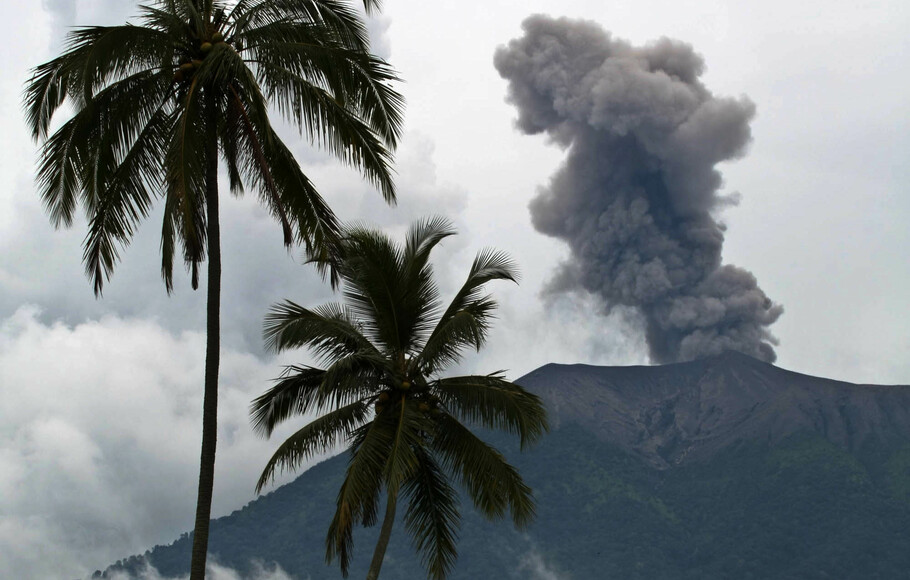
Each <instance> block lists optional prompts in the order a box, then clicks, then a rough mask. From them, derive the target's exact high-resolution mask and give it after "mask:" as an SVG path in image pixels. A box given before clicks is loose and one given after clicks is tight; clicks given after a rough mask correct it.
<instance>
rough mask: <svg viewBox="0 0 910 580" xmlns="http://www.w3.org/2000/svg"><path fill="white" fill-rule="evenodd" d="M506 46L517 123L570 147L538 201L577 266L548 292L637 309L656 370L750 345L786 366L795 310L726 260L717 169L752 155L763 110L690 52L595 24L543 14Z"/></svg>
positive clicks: (539, 213) (502, 61) (748, 349)
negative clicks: (718, 85)
mask: <svg viewBox="0 0 910 580" xmlns="http://www.w3.org/2000/svg"><path fill="white" fill-rule="evenodd" d="M522 27H523V29H524V35H523V36H522V37H521V38H518V39H514V40H512V41H510V42H509V44H508V45H507V46H501V47H500V48H499V49H497V51H496V56H495V65H496V68H497V70H498V71H499V74H500V75H501V76H502V77H503V78H505V79H506V80H508V81H509V92H508V100H509V102H511V103H512V104H514V105H515V106H516V108H517V109H518V120H517V123H516V124H517V126H518V128H519V129H520V130H521V131H523V132H524V133H526V134H538V133H546V135H547V136H548V137H549V138H550V139H551V140H552V141H553V142H555V143H557V144H558V145H560V146H562V147H563V148H566V149H567V150H568V156H567V159H566V161H565V162H564V164H563V165H562V167H561V168H560V169H559V170H558V171H557V172H556V173H555V174H554V175H553V176H552V177H551V179H550V183H549V184H548V185H547V186H546V187H543V188H541V190H540V192H539V194H538V196H537V197H536V198H535V199H534V200H532V202H531V204H530V210H531V217H532V220H533V223H534V227H535V228H536V229H537V230H538V231H540V232H541V233H544V234H546V235H549V236H553V237H556V238H559V239H561V240H563V241H565V242H566V243H567V244H568V246H569V248H570V249H571V255H570V258H569V259H568V260H567V262H565V263H564V264H563V265H562V266H561V268H560V270H559V271H558V272H557V273H556V275H555V276H554V278H553V280H552V281H551V282H550V285H549V288H548V291H549V292H559V291H574V290H584V291H587V292H589V293H591V294H593V295H595V296H598V297H600V299H602V301H603V304H604V306H605V309H606V310H609V309H611V308H613V307H615V306H620V305H622V306H628V307H633V308H635V309H637V310H638V311H639V312H640V313H641V315H642V318H643V320H644V324H645V333H646V337H647V342H648V347H649V351H650V357H651V359H652V361H654V362H658V363H667V362H675V361H684V360H691V359H695V358H699V357H702V356H709V355H712V354H717V353H720V352H722V351H724V350H728V349H732V350H737V351H740V352H743V353H746V354H749V355H752V356H754V357H757V358H760V359H762V360H765V361H769V362H773V361H774V360H775V359H776V355H775V352H774V349H773V347H772V345H774V344H776V339H775V338H774V337H773V336H772V335H771V333H770V332H769V330H768V327H769V326H770V325H771V324H772V323H774V322H775V321H776V320H777V319H778V317H779V316H780V315H781V313H782V312H783V309H782V308H781V306H779V305H777V304H774V303H773V302H772V301H771V300H770V299H769V298H768V297H767V296H766V295H765V293H764V292H763V291H762V290H761V288H759V286H758V283H757V281H756V279H755V276H754V275H753V274H752V273H750V272H748V271H747V270H744V269H742V268H738V267H736V266H732V265H729V264H722V263H721V251H722V249H723V241H724V226H723V224H721V223H719V222H718V221H717V220H716V219H715V217H714V212H715V211H716V210H719V209H721V208H723V207H724V206H728V205H732V204H734V203H735V199H733V198H732V197H731V196H724V195H721V193H720V188H721V186H722V178H721V174H720V172H719V171H718V170H717V169H716V168H715V166H716V165H717V164H718V163H720V162H722V161H728V160H732V159H737V158H739V157H741V156H742V155H744V153H745V151H746V149H747V147H748V145H749V142H750V140H751V132H750V129H749V123H750V121H751V120H752V118H753V117H754V115H755V105H754V104H753V103H752V102H751V101H749V100H748V99H747V98H745V97H741V98H739V99H734V98H728V97H717V96H715V95H713V94H712V93H711V92H710V91H709V90H708V89H707V88H706V87H705V86H704V84H702V82H701V81H700V80H699V77H700V76H701V74H702V73H703V72H704V61H703V59H702V58H701V56H700V55H698V54H696V53H695V52H694V50H693V49H692V47H691V46H689V45H688V44H685V43H683V42H679V41H676V40H671V39H667V38H662V39H660V40H658V41H657V42H655V43H652V44H648V45H646V46H642V47H636V46H633V45H631V44H630V43H628V42H625V41H623V40H618V39H614V38H612V37H611V35H610V34H609V33H608V32H607V31H605V30H604V29H603V28H601V27H600V26H599V25H598V24H596V23H594V22H590V21H582V20H570V19H566V18H559V19H554V18H551V17H549V16H543V15H534V16H531V17H529V18H527V19H526V20H525V21H524V22H523V23H522Z"/></svg>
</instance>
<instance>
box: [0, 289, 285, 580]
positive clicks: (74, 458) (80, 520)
mask: <svg viewBox="0 0 910 580" xmlns="http://www.w3.org/2000/svg"><path fill="white" fill-rule="evenodd" d="M204 348H205V342H204V336H203V335H202V334H199V333H195V332H183V333H181V334H172V333H170V332H168V331H166V330H165V329H163V328H162V327H161V326H160V325H158V324H156V323H155V322H153V321H149V320H140V319H122V318H117V317H113V316H110V317H105V318H103V319H101V320H97V321H89V322H85V323H82V324H79V325H77V326H73V327H70V326H66V325H65V324H62V323H59V322H57V323H53V324H44V323H42V322H41V321H40V320H39V318H38V311H37V309H36V308H34V307H23V308H21V309H19V310H18V311H17V312H16V313H15V314H13V315H12V316H11V317H9V318H7V319H5V320H3V321H2V322H0V400H2V401H3V405H0V561H3V562H4V565H5V574H8V575H10V577H17V578H44V577H47V578H50V577H59V575H60V574H63V575H64V576H66V575H69V576H73V575H76V574H79V573H85V571H90V570H93V569H96V568H103V567H105V566H106V565H107V564H110V563H111V562H113V561H115V560H117V559H119V558H122V557H125V556H128V555H130V554H133V553H138V552H142V551H144V550H145V549H147V548H149V547H151V546H152V545H153V544H155V543H163V542H169V541H171V540H173V539H174V538H175V537H176V536H177V535H179V533H180V532H182V531H185V530H188V529H189V528H191V526H192V521H193V509H194V501H195V489H196V477H197V475H198V455H199V451H198V448H199V439H200V435H199V433H200V431H199V429H200V423H201V421H200V418H201V398H202V397H201V385H202V375H203V372H202V361H203V356H202V355H203V352H204ZM278 372H279V367H278V365H277V364H272V363H270V362H264V361H262V360H260V359H258V358H256V357H254V356H252V355H250V354H244V353H240V352H237V351H234V350H230V349H226V350H225V351H224V352H223V354H222V364H221V389H220V393H221V407H220V411H219V450H218V463H217V468H216V470H217V473H216V484H215V502H214V506H213V511H214V514H215V515H224V514H226V513H228V512H230V511H231V510H233V509H236V508H237V507H238V506H240V505H243V504H244V503H246V502H248V501H250V500H252V499H253V498H254V495H253V486H254V484H255V481H256V477H257V476H258V473H259V472H258V470H259V469H260V468H261V467H262V466H263V465H264V463H265V461H266V459H267V458H268V455H269V454H270V453H271V452H273V451H274V448H275V446H276V445H277V442H278V441H281V440H283V438H284V437H286V436H287V435H288V434H289V431H290V430H291V429H292V428H293V426H288V427H286V428H285V429H283V430H282V431H281V432H280V433H276V434H275V436H274V438H273V440H271V441H264V440H261V439H259V438H257V437H256V436H255V435H254V434H253V433H252V431H251V429H250V428H249V422H248V416H247V409H248V405H249V402H250V400H251V399H252V398H253V397H255V396H256V395H258V394H259V393H261V392H262V391H263V390H264V389H265V388H266V387H267V386H268V381H269V379H271V378H272V377H274V376H276V375H277V374H278ZM299 424H300V423H298V424H297V425H298V426H299ZM288 479H289V477H287V476H286V477H284V478H282V481H287V480H288Z"/></svg>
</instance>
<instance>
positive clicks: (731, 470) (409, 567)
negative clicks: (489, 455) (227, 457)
mask: <svg viewBox="0 0 910 580" xmlns="http://www.w3.org/2000/svg"><path fill="white" fill-rule="evenodd" d="M519 382H521V383H522V384H523V385H525V386H526V387H528V388H529V389H531V390H533V391H535V392H537V393H539V394H540V395H541V396H542V397H543V398H544V399H545V400H546V402H547V404H548V407H549V409H550V412H551V421H552V424H553V426H554V430H553V432H552V433H551V434H550V435H548V436H547V437H546V438H545V439H544V440H543V441H542V442H541V443H540V444H539V445H538V446H536V447H535V448H534V449H532V450H531V451H530V452H526V453H523V454H520V453H518V449H517V445H516V444H515V442H514V441H511V440H509V439H508V438H503V437H499V436H492V435H491V436H490V437H488V439H489V440H490V441H491V442H492V443H494V444H495V445H497V446H499V447H500V448H501V449H503V450H504V451H505V452H506V454H507V455H508V456H509V457H510V459H511V460H512V461H514V463H515V464H516V465H517V466H518V467H519V469H521V471H522V473H523V475H524V477H525V479H526V481H527V482H528V483H529V484H530V485H531V486H532V487H533V489H534V490H535V495H536V497H537V499H538V503H539V509H538V518H537V521H536V523H535V524H534V525H533V526H532V528H531V529H530V530H528V532H527V533H518V532H516V531H515V530H514V529H513V528H512V527H511V526H510V525H509V524H507V523H490V522H486V521H484V520H482V519H481V518H480V517H479V516H477V515H476V514H475V513H473V511H472V510H471V509H470V508H469V507H465V508H464V510H463V511H464V515H465V517H464V523H463V526H462V530H461V539H460V542H459V553H460V558H459V561H458V565H457V567H456V571H455V573H454V574H453V575H452V576H451V578H452V579H453V580H460V579H465V580H466V579H469V578H470V579H476V578H481V579H484V578H493V577H503V578H552V577H553V576H546V575H540V574H539V572H538V571H536V569H537V568H538V567H539V564H540V563H541V562H543V563H545V564H546V566H547V567H548V568H549V569H550V571H555V573H556V574H557V576H556V577H558V578H560V579H564V578H571V579H575V580H589V579H594V578H641V579H653V578H668V579H669V578H692V579H696V578H698V579H701V578H733V577H735V578H794V579H795V578H860V577H861V578H902V577H908V572H907V570H910V387H901V386H894V387H882V386H873V385H864V386H859V385H851V384H848V383H842V382H837V381H830V380H826V379H820V378H815V377H809V376H805V375H800V374H797V373H791V372H788V371H784V370H782V369H778V368H776V367H773V366H771V365H767V364H765V363H761V362H759V361H756V360H754V359H751V358H749V357H746V356H744V355H738V354H733V353H730V354H726V355H721V356H719V357H713V358H709V359H703V360H699V361H694V362H691V363H682V364H677V365H666V366H661V367H591V366H585V365H570V366H565V365H546V366H544V367H542V368H540V369H538V370H536V371H534V372H532V373H530V374H528V375H526V376H525V377H523V378H522V379H520V380H519ZM345 462H346V457H345V456H340V457H337V458H333V459H331V460H329V461H326V462H324V463H322V464H320V465H318V466H316V467H314V468H312V469H311V470H309V471H307V472H306V473H304V474H303V475H301V477H299V478H298V479H297V480H295V481H294V482H292V483H290V484H288V485H286V486H283V487H281V488H279V489H277V490H275V491H274V492H272V493H270V494H268V495H266V496H264V497H262V498H260V499H258V500H256V501H254V502H251V503H250V504H249V505H247V506H246V507H245V508H243V509H242V510H239V511H237V512H235V513H233V514H231V515H230V516H228V517H225V518H220V519H218V520H215V521H214V522H213V525H212V532H211V533H212V540H211V550H212V552H213V554H215V555H216V557H217V559H218V560H219V561H220V562H221V563H223V564H227V565H230V566H232V567H234V568H238V569H240V570H247V569H249V568H250V565H251V562H252V561H253V560H259V561H262V562H266V563H269V562H278V563H280V564H281V566H282V567H283V568H284V569H285V570H286V571H287V572H289V573H291V574H292V575H294V576H295V577H298V578H308V577H309V578H311V579H312V580H321V579H323V578H325V579H329V578H331V579H334V578H340V576H341V575H340V573H339V572H338V569H337V566H333V567H329V566H326V565H325V564H324V563H323V554H324V551H323V550H324V548H323V542H324V535H325V530H326V528H327V525H328V522H329V520H330V518H331V510H332V507H333V506H334V499H335V494H336V492H337V490H338V487H339V484H340V481H341V477H342V474H343V470H344V465H345ZM463 505H464V504H463ZM402 530H403V528H402V527H400V526H399V527H397V528H396V532H395V533H394V534H393V538H392V545H391V546H390V550H389V554H388V556H387V560H386V564H385V565H384V567H383V578H387V579H390V580H392V579H412V578H422V577H425V574H423V573H422V571H421V569H420V567H419V564H418V562H417V558H416V556H415V555H414V553H413V551H412V550H411V549H410V546H409V544H408V541H407V538H406V535H405V534H404V532H403V531H402ZM375 533H376V530H375V529H374V530H366V531H363V530H361V531H360V533H358V534H357V535H355V551H356V552H357V553H358V559H357V560H356V561H355V565H354V567H353V569H352V573H351V577H352V578H358V577H363V576H364V573H365V570H366V564H367V559H368V557H369V555H370V554H371V552H372V547H373V542H374V539H375ZM189 544H190V542H189V539H188V538H187V537H183V538H181V539H179V540H177V541H176V542H175V543H174V544H172V545H170V546H159V547H156V548H155V549H153V550H151V551H150V552H148V553H147V554H146V555H145V556H143V557H134V558H132V559H129V560H128V561H126V562H122V563H120V565H119V566H115V567H114V568H112V570H113V569H127V570H130V569H132V570H136V569H138V566H140V565H141V562H142V560H143V559H144V558H145V559H147V560H148V561H149V562H151V563H152V564H153V565H155V566H156V567H157V568H158V569H159V571H161V572H162V573H163V574H166V575H176V574H179V573H184V572H185V567H186V563H187V562H188V561H189V557H188V555H189Z"/></svg>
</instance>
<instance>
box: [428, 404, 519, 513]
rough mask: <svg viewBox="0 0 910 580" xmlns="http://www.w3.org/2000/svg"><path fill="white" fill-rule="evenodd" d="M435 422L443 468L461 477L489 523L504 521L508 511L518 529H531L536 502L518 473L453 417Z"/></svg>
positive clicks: (436, 444)
mask: <svg viewBox="0 0 910 580" xmlns="http://www.w3.org/2000/svg"><path fill="white" fill-rule="evenodd" d="M436 422H437V425H438V427H437V430H436V434H435V437H433V440H432V444H433V450H434V451H435V452H436V453H438V454H439V456H440V457H441V458H442V464H443V466H444V467H445V468H446V469H447V470H449V471H451V472H453V473H455V474H457V475H458V476H459V479H460V481H461V483H462V485H463V486H464V487H465V489H466V490H467V492H468V495H469V496H470V497H471V500H472V501H473V502H474V505H475V506H476V507H477V509H479V510H480V512H481V513H482V514H483V515H484V516H486V517H487V518H489V519H496V518H501V517H503V516H504V515H505V513H506V510H507V509H508V511H509V512H510V513H511V515H512V520H513V521H514V522H515V525H516V526H518V527H519V528H521V527H524V526H526V525H528V524H529V523H530V522H531V520H532V519H533V517H534V511H535V507H534V498H533V496H532V494H531V488H529V487H528V486H527V485H526V484H525V483H524V481H522V479H521V476H520V475H519V474H518V471H517V470H516V469H515V468H514V467H512V466H511V465H509V464H508V463H507V462H506V460H505V458H504V457H503V456H502V454H501V453H499V451H497V450H496V449H494V448H493V447H491V446H490V445H488V444H487V443H485V442H483V441H481V440H480V439H479V438H478V437H477V436H476V435H474V434H473V433H471V431H469V430H468V429H467V428H466V427H465V426H464V425H462V424H461V423H459V422H458V421H457V420H455V419H454V418H453V417H451V416H450V415H448V414H446V413H441V414H440V415H439V416H437V417H436Z"/></svg>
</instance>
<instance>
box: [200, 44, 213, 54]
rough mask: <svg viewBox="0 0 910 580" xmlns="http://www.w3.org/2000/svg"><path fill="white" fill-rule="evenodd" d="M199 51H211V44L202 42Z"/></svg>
mask: <svg viewBox="0 0 910 580" xmlns="http://www.w3.org/2000/svg"><path fill="white" fill-rule="evenodd" d="M199 50H201V51H202V52H204V53H207V52H209V51H210V50H212V43H211V42H203V43H202V45H201V46H200V47H199Z"/></svg>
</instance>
